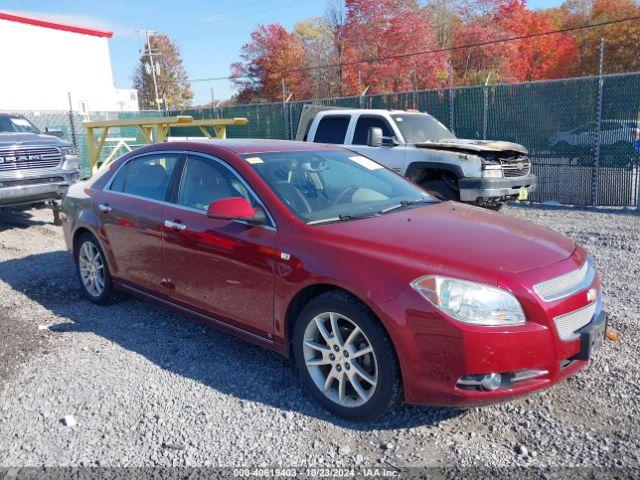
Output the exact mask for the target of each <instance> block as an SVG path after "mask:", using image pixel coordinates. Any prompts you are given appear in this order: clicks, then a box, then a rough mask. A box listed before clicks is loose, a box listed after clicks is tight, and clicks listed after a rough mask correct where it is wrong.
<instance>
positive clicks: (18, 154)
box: [0, 147, 62, 173]
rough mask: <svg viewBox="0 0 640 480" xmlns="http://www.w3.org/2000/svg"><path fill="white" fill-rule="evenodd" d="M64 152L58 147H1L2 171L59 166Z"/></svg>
mask: <svg viewBox="0 0 640 480" xmlns="http://www.w3.org/2000/svg"><path fill="white" fill-rule="evenodd" d="M60 162H62V153H61V152H60V149H59V148H57V147H12V148H0V173H2V172H15V171H20V170H32V169H36V168H52V167H57V166H58V165H60Z"/></svg>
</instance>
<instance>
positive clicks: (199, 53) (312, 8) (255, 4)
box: [0, 0, 562, 105]
mask: <svg viewBox="0 0 640 480" xmlns="http://www.w3.org/2000/svg"><path fill="white" fill-rule="evenodd" d="M527 3H528V6H529V7H530V8H545V7H549V6H557V5H560V4H561V3H562V0H529V2H527ZM325 5H326V2H325V0H297V1H292V0H261V1H259V0H217V1H211V0H209V1H195V0H171V1H169V0H155V1H149V0H129V1H123V0H111V1H97V0H83V1H78V0H46V1H44V0H40V1H38V0H0V10H6V11H13V12H20V13H23V14H28V15H32V16H35V17H42V18H46V19H51V20H54V21H60V22H65V23H72V24H76V25H80V26H87V27H94V28H99V29H107V30H111V31H113V32H114V35H113V38H111V39H110V40H109V48H110V52H111V63H112V67H113V74H114V81H115V84H116V86H117V87H119V88H131V87H132V83H133V82H132V79H131V77H132V75H133V71H134V69H135V67H136V64H137V61H138V54H139V52H140V49H141V47H142V42H143V36H142V35H141V34H139V33H136V30H141V29H147V30H155V31H158V32H162V33H165V34H167V35H169V36H170V37H171V38H172V39H173V40H175V41H176V42H177V43H178V44H179V45H180V48H181V51H182V59H183V61H184V65H185V68H186V70H187V74H188V75H189V78H190V79H191V82H192V83H191V86H192V89H193V91H194V94H195V99H194V104H196V105H197V104H203V103H207V102H209V101H210V100H211V97H212V95H213V96H214V98H215V99H216V100H220V99H226V98H229V97H231V96H232V95H233V94H234V93H235V91H234V89H233V86H232V85H231V83H230V82H229V81H227V80H221V81H210V82H199V81H195V80H197V79H201V78H210V77H226V76H228V75H229V74H230V68H229V65H230V64H231V63H233V62H234V61H237V60H238V56H239V54H240V50H241V48H242V45H244V44H245V43H247V42H248V41H249V40H250V35H251V31H252V30H253V29H254V28H255V27H256V26H257V25H258V24H260V23H265V24H267V23H274V22H279V23H281V24H282V25H284V27H285V28H287V29H290V28H291V27H293V25H294V24H295V23H296V22H298V21H299V20H302V19H305V18H309V17H314V16H318V15H322V13H323V12H324V9H325ZM59 54H60V55H61V64H63V63H64V59H63V55H64V53H63V52H59ZM212 90H213V92H212Z"/></svg>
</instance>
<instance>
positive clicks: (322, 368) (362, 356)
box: [294, 292, 399, 421]
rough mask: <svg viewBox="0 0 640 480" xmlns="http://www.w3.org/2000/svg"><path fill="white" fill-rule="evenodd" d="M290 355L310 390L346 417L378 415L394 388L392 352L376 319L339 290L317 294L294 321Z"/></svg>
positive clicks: (395, 376)
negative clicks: (291, 353)
mask: <svg viewBox="0 0 640 480" xmlns="http://www.w3.org/2000/svg"><path fill="white" fill-rule="evenodd" d="M294 337H295V338H294V342H295V344H294V353H295V357H296V363H297V364H298V369H299V370H300V374H301V377H302V379H303V381H304V383H305V384H306V385H307V387H308V388H309V390H310V391H311V393H312V394H313V395H314V396H315V397H316V398H317V399H318V400H320V402H321V403H322V404H324V405H325V406H326V407H327V408H328V409H329V410H331V411H332V412H333V413H335V414H337V415H339V416H342V417H345V418H347V419H349V420H356V421H368V420H373V419H375V418H378V417H379V416H381V415H382V414H384V412H385V411H386V410H387V409H388V408H389V406H390V405H391V404H392V403H393V402H394V401H395V399H396V397H397V396H398V392H399V381H398V371H397V370H398V368H397V361H396V358H395V352H394V351H393V347H392V346H391V342H390V341H389V338H388V337H387V335H386V332H385V331H384V329H383V328H382V326H381V325H380V323H379V321H378V320H377V319H376V318H375V317H374V316H373V314H371V312H370V311H369V310H368V309H367V308H366V307H365V306H364V305H363V304H361V302H359V301H358V300H357V299H355V298H353V297H350V296H349V295H347V294H344V293H342V292H338V293H332V292H330V293H327V294H323V295H320V296H318V297H316V298H315V299H314V300H312V301H311V302H310V303H309V305H307V307H306V308H305V309H304V311H303V312H302V314H301V315H300V318H299V321H298V322H297V323H296V329H295V332H294Z"/></svg>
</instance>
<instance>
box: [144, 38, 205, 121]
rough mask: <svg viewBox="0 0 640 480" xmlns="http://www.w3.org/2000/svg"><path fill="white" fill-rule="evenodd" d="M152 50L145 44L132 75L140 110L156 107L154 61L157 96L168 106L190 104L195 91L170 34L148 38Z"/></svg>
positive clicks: (185, 105)
mask: <svg viewBox="0 0 640 480" xmlns="http://www.w3.org/2000/svg"><path fill="white" fill-rule="evenodd" d="M149 45H150V46H151V50H150V51H149V49H148V48H147V45H145V49H144V51H143V52H142V53H141V55H140V61H139V63H138V66H137V67H136V70H135V72H134V75H133V85H134V88H135V89H136V90H137V91H138V102H139V103H140V108H141V109H156V108H157V103H156V93H155V87H154V83H153V72H152V61H151V56H153V67H154V68H155V70H156V72H155V73H156V82H157V85H158V97H159V98H160V99H161V102H160V103H161V105H162V104H163V102H166V108H184V107H187V106H189V105H190V104H191V100H192V99H193V92H192V91H191V84H190V83H189V77H188V76H187V72H186V71H185V69H184V65H183V63H182V58H181V56H180V48H179V47H178V45H177V44H176V43H175V42H173V41H172V40H171V39H170V38H169V37H168V36H166V35H163V34H153V35H151V36H150V37H149Z"/></svg>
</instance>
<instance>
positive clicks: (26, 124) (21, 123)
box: [11, 118, 31, 127]
mask: <svg viewBox="0 0 640 480" xmlns="http://www.w3.org/2000/svg"><path fill="white" fill-rule="evenodd" d="M11 123H13V124H14V125H17V126H19V127H30V126H31V125H30V124H29V122H28V121H26V120H25V119H24V118H12V119H11Z"/></svg>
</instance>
